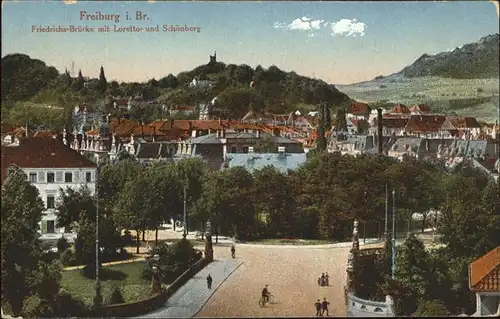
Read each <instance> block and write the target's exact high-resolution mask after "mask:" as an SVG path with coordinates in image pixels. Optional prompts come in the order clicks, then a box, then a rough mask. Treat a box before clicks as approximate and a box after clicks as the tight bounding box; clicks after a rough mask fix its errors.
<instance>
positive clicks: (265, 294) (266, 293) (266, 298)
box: [262, 285, 269, 302]
mask: <svg viewBox="0 0 500 319" xmlns="http://www.w3.org/2000/svg"><path fill="white" fill-rule="evenodd" d="M267 287H268V285H266V286H265V287H264V289H262V298H264V301H265V302H269V289H268V288H267Z"/></svg>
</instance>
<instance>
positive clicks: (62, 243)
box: [57, 236, 69, 253]
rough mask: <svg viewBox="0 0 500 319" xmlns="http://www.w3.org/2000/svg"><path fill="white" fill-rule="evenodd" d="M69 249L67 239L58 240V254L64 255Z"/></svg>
mask: <svg viewBox="0 0 500 319" xmlns="http://www.w3.org/2000/svg"><path fill="white" fill-rule="evenodd" d="M68 248H69V243H68V240H67V239H66V237H64V236H63V237H61V238H59V239H58V240H57V252H59V253H62V252H64V251H65V250H66V249H68Z"/></svg>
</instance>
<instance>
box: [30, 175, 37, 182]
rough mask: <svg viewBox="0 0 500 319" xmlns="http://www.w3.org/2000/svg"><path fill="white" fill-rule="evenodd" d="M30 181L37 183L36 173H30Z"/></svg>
mask: <svg viewBox="0 0 500 319" xmlns="http://www.w3.org/2000/svg"><path fill="white" fill-rule="evenodd" d="M30 183H36V173H30Z"/></svg>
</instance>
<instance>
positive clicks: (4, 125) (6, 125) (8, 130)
mask: <svg viewBox="0 0 500 319" xmlns="http://www.w3.org/2000/svg"><path fill="white" fill-rule="evenodd" d="M15 129H16V127H15V126H14V125H12V124H9V123H3V122H2V134H6V133H11V132H13V131H14V130H15Z"/></svg>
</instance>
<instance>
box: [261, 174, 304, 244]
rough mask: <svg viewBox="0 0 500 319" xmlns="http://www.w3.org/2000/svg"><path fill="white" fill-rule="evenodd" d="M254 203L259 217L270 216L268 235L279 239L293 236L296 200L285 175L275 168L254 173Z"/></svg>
mask: <svg viewBox="0 0 500 319" xmlns="http://www.w3.org/2000/svg"><path fill="white" fill-rule="evenodd" d="M253 177H254V184H253V202H254V206H255V211H256V213H257V214H258V215H265V216H268V217H269V218H268V228H269V229H268V233H269V234H273V235H274V236H277V237H286V236H289V235H291V233H292V229H291V228H292V227H293V225H294V221H293V215H292V212H293V211H294V210H295V207H294V206H295V205H294V204H295V199H294V198H293V193H292V188H291V185H290V184H289V181H288V178H287V176H286V175H285V174H283V173H281V172H279V171H278V170H276V168H274V167H273V166H266V167H264V168H263V169H261V170H258V171H255V172H254V173H253Z"/></svg>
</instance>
